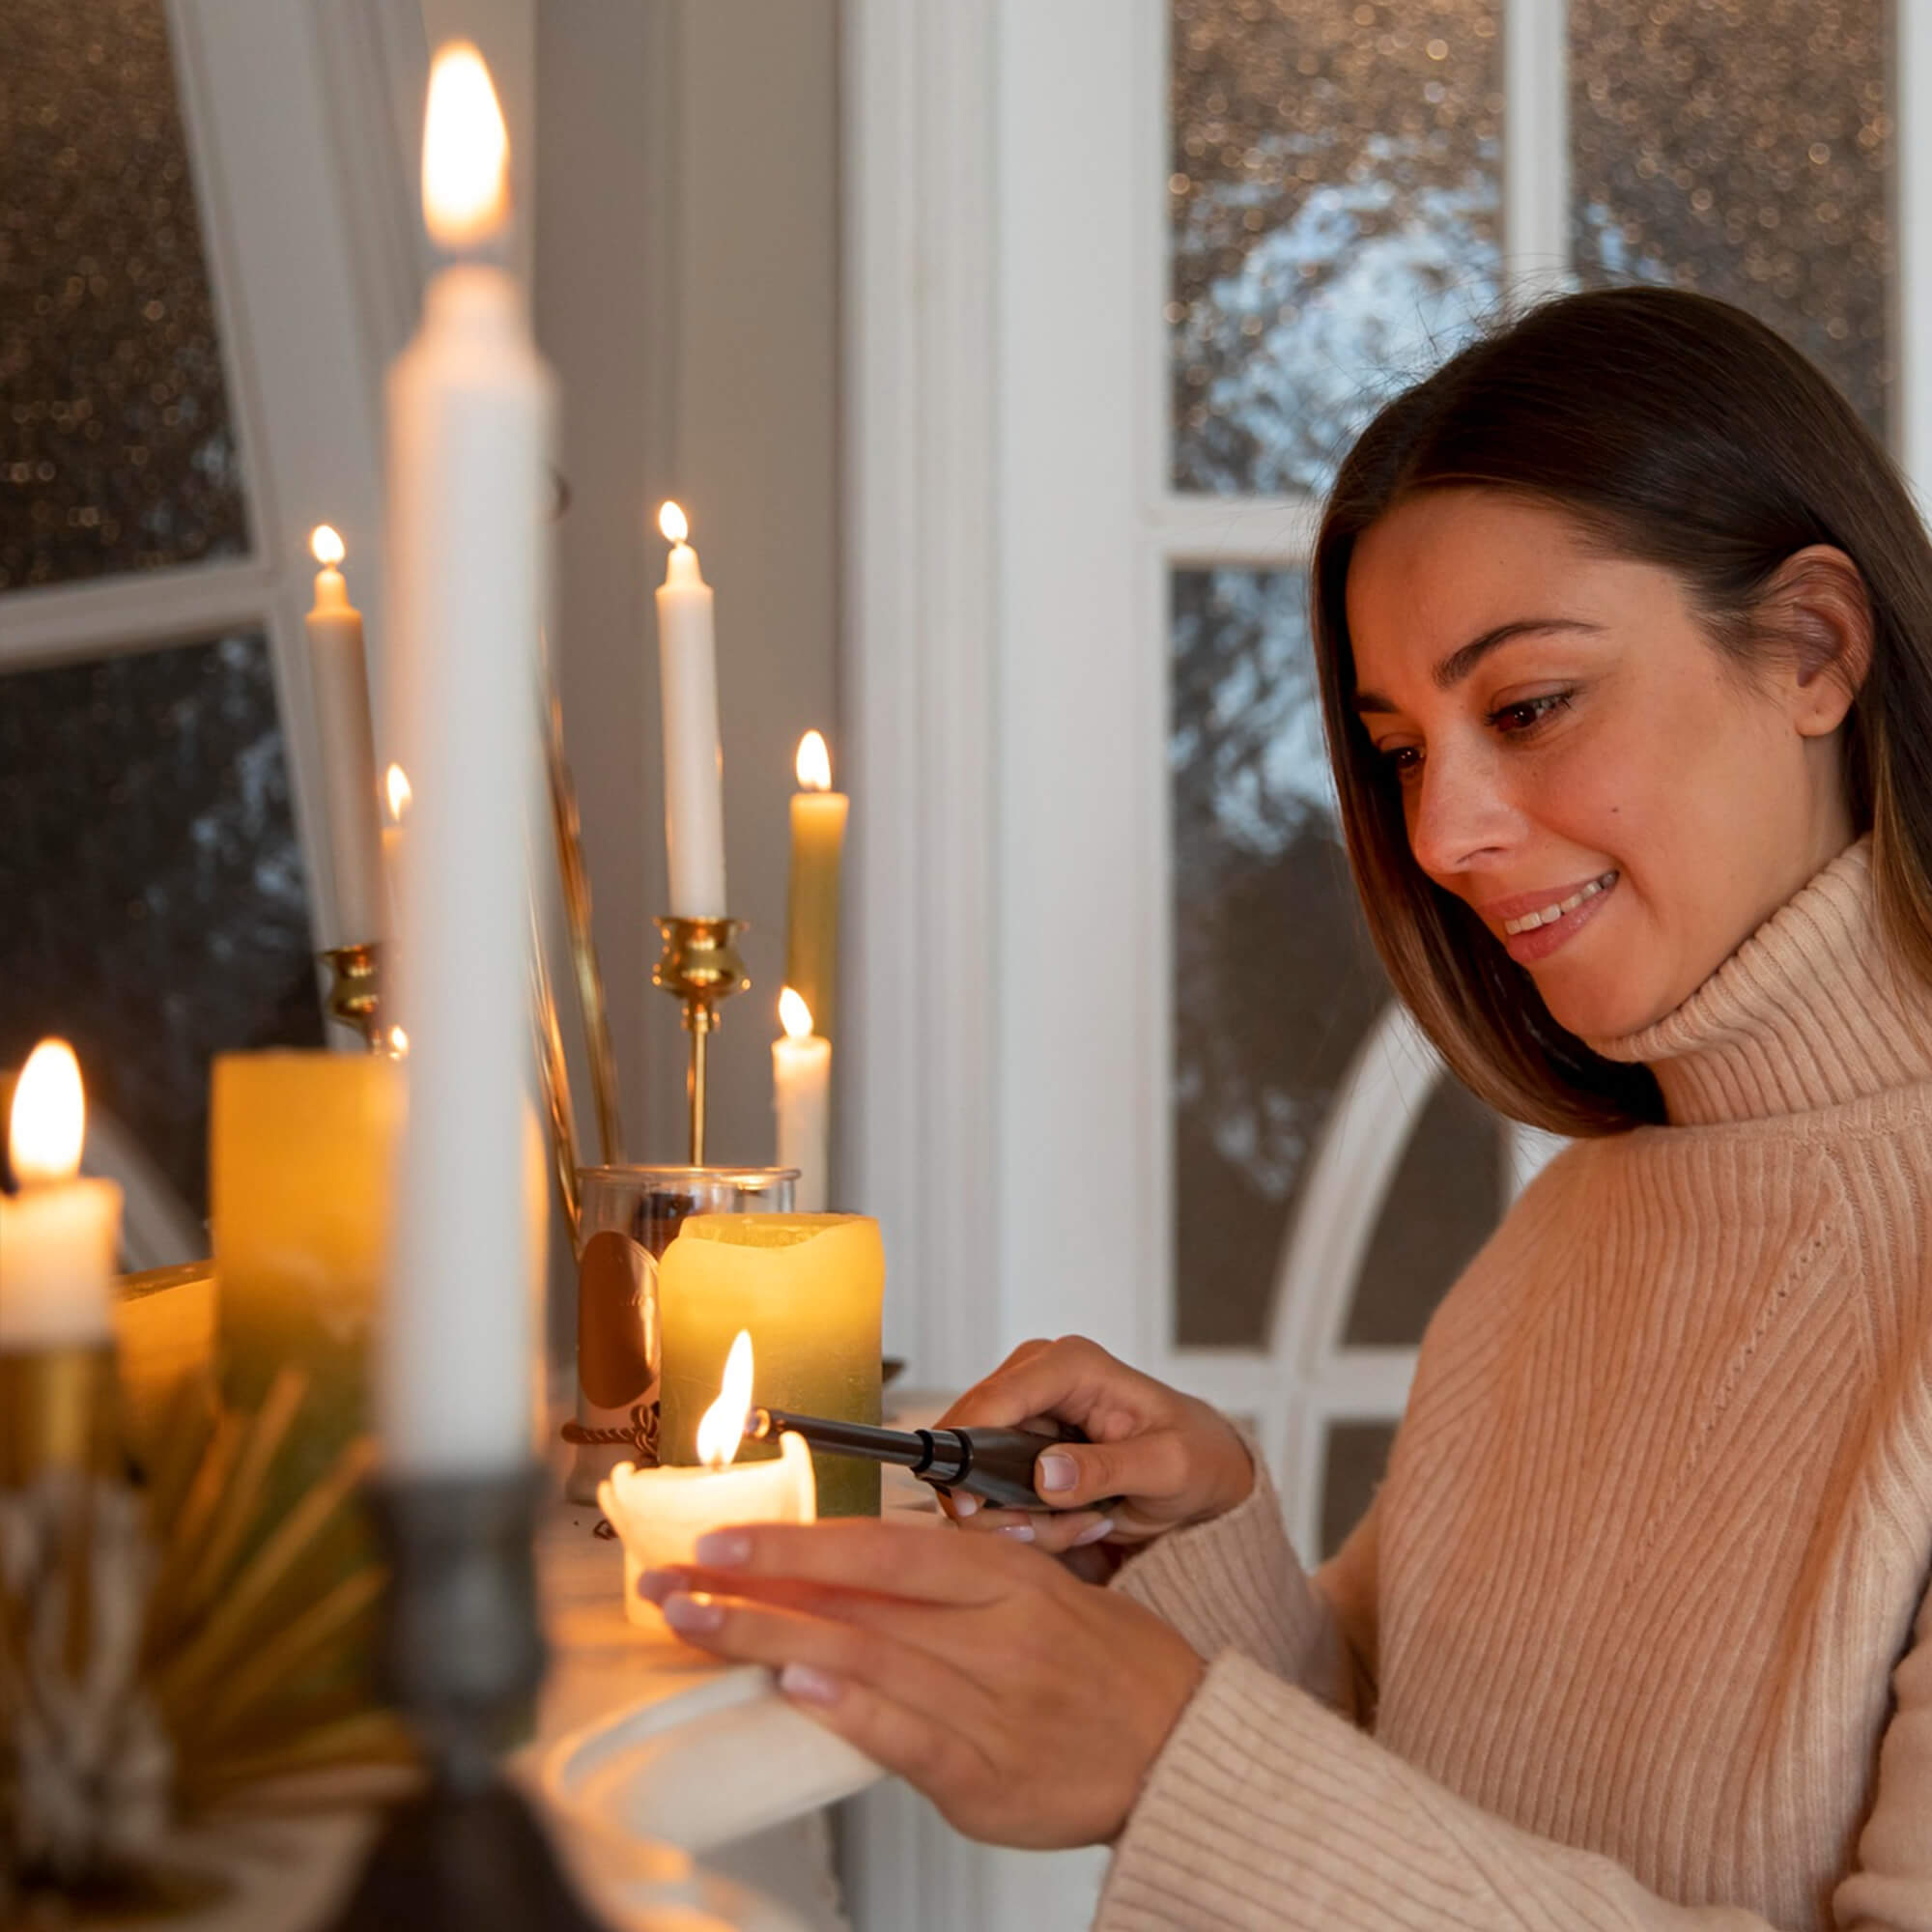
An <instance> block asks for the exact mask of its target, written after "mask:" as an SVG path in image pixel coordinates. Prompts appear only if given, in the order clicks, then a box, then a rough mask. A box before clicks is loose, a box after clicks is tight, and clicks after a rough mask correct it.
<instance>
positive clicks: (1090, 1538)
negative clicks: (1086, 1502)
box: [1067, 1516, 1114, 1549]
mask: <svg viewBox="0 0 1932 1932" xmlns="http://www.w3.org/2000/svg"><path fill="white" fill-rule="evenodd" d="M1113 1533H1114V1519H1113V1518H1112V1517H1110V1516H1103V1517H1102V1518H1101V1519H1100V1520H1099V1521H1098V1522H1095V1523H1090V1524H1089V1525H1088V1527H1087V1528H1085V1529H1083V1530H1082V1531H1081V1532H1080V1534H1079V1535H1078V1536H1076V1537H1075V1538H1074V1539H1073V1541H1072V1542H1071V1543H1070V1544H1069V1545H1068V1546H1067V1548H1069V1549H1079V1548H1082V1547H1083V1546H1085V1545H1086V1544H1089V1543H1098V1542H1099V1540H1100V1539H1101V1538H1102V1537H1103V1536H1111V1535H1112V1534H1113Z"/></svg>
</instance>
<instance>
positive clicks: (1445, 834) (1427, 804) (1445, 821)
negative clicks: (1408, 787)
mask: <svg viewBox="0 0 1932 1932" xmlns="http://www.w3.org/2000/svg"><path fill="white" fill-rule="evenodd" d="M1519 817H1520V813H1519V812H1518V811H1517V810H1516V807H1515V806H1514V804H1513V803H1512V802H1511V800H1510V799H1509V797H1508V796H1507V794H1506V793H1505V791H1504V790H1503V788H1502V786H1500V785H1499V784H1498V783H1497V782H1496V776H1495V774H1494V773H1493V772H1492V770H1491V769H1490V768H1489V765H1488V761H1487V760H1485V759H1483V758H1481V757H1477V756H1472V755H1469V754H1466V753H1457V752H1454V751H1450V752H1435V751H1432V752H1431V753H1430V754H1429V757H1428V758H1427V760H1426V761H1425V762H1424V764H1423V768H1422V781H1421V783H1420V784H1419V785H1417V786H1416V788H1415V789H1414V790H1413V791H1412V792H1411V793H1410V794H1409V811H1408V848H1409V850H1410V851H1411V852H1412V853H1413V854H1414V855H1415V863H1416V864H1417V865H1418V866H1420V867H1422V869H1423V870H1424V871H1425V872H1427V873H1428V874H1429V875H1430V876H1431V877H1432V878H1435V879H1439V880H1445V881H1446V880H1448V879H1451V878H1454V877H1455V876H1456V875H1457V874H1459V873H1461V872H1465V871H1467V870H1468V868H1469V867H1471V866H1472V865H1475V864H1477V863H1478V862H1480V861H1481V860H1483V859H1485V858H1488V857H1493V856H1494V855H1495V854H1496V853H1497V852H1499V851H1501V850H1503V849H1504V848H1505V847H1506V846H1507V845H1508V844H1509V842H1510V840H1511V838H1512V837H1513V835H1514V828H1515V826H1516V824H1517V821H1518V819H1519Z"/></svg>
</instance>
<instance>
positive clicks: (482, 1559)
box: [336, 1470, 597, 1932]
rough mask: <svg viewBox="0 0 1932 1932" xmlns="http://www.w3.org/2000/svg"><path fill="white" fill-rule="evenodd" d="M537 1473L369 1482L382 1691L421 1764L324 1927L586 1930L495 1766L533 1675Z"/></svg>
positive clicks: (537, 1672)
mask: <svg viewBox="0 0 1932 1932" xmlns="http://www.w3.org/2000/svg"><path fill="white" fill-rule="evenodd" d="M543 1487H544V1486H543V1481H542V1478H541V1476H540V1474H539V1473H538V1472H537V1471H535V1470H532V1471H530V1472H528V1473H524V1474H516V1475H510V1476H473V1477H472V1476H445V1477H416V1478H412V1479H409V1480H405V1481H391V1482H386V1483H383V1484H379V1485H378V1486H377V1487H376V1488H375V1489H374V1490H373V1492H372V1493H371V1496H370V1502H371V1505H372V1508H373V1510H374V1513H375V1516H376V1520H377V1523H378V1526H379V1528H380V1530H381V1533H382V1538H383V1542H384V1548H385V1549H386V1551H387V1554H388V1558H389V1563H390V1566H391V1573H392V1574H391V1580H390V1584H389V1597H388V1607H387V1632H386V1639H385V1651H384V1677H385V1680H386V1685H387V1689H388V1691H389V1694H390V1696H391V1697H392V1698H393V1699H394V1701H395V1702H396V1704H397V1705H398V1706H399V1707H400V1708H401V1710H402V1712H403V1714H404V1715H405V1716H406V1717H407V1718H408V1719H409V1720H410V1723H411V1725H412V1728H413V1730H414V1731H415V1733H416V1736H417V1739H418V1740H419V1742H420V1743H421V1745H422V1747H423V1752H424V1755H425V1756H426V1757H427V1759H428V1760H429V1771H430V1788H429V1790H428V1791H427V1792H426V1793H425V1794H424V1795H423V1796H422V1797H421V1798H419V1799H416V1800H414V1801H412V1803H410V1804H406V1805H404V1806H402V1807H400V1808H399V1809H398V1810H397V1811H396V1812H395V1813H394V1814H393V1815H392V1816H391V1818H390V1820H389V1823H388V1824H387V1825H386V1826H385V1827H384V1832H383V1834H382V1836H381V1837H380V1838H379V1839H378V1840H377V1842H376V1847H375V1850H374V1851H373V1852H372V1853H371V1854H370V1858H369V1862H368V1863H367V1865H366V1866H364V1868H363V1871H362V1876H361V1878H360V1879H359V1881H358V1882H357V1884H356V1887H355V1892H354V1893H353V1894H352V1896H351V1897H350V1900H349V1903H348V1905H347V1907H346V1908H345V1909H344V1911H343V1914H342V1916H341V1918H339V1919H338V1920H337V1921H336V1922H337V1926H338V1928H339V1932H351V1928H354V1932H378V1928H381V1932H393V1928H395V1927H397V1926H408V1927H409V1928H411V1932H494V1928H497V1927H501V1928H503V1932H511V1928H515V1932H525V1928H528V1927H535V1926H541V1927H543V1928H545V1932H597V1920H596V1919H595V1918H592V1917H591V1916H590V1914H589V1913H588V1912H587V1911H585V1909H584V1907H583V1905H582V1903H581V1901H580V1900H579V1899H578V1898H577V1896H576V1894H575V1893H574V1892H573V1891H572V1889H571V1888H570V1886H569V1884H568V1883H567V1881H566V1880H565V1878H564V1876H563V1873H562V1871H561V1869H560V1868H559V1867H558V1865H557V1862H556V1859H555V1856H554V1854H553V1852H552V1851H551V1848H550V1844H549V1841H548V1839H547V1838H546V1837H545V1835H544V1833H543V1830H542V1828H541V1826H540V1825H539V1824H538V1823H537V1821H536V1819H535V1818H534V1817H532V1816H531V1814H530V1811H529V1807H528V1806H527V1805H526V1803H525V1802H524V1800H523V1798H522V1797H520V1796H519V1795H518V1793H517V1792H516V1791H515V1790H514V1789H513V1788H512V1787H511V1786H510V1785H509V1784H507V1783H505V1782H504V1781H503V1780H502V1778H501V1777H500V1776H498V1774H497V1756H498V1754H499V1753H500V1752H502V1751H503V1750H505V1749H506V1748H508V1747H510V1746H511V1745H513V1744H515V1743H516V1742H517V1740H518V1738H519V1737H520V1736H521V1735H522V1734H523V1731H524V1729H525V1727H526V1723H527V1720H528V1716H529V1713H530V1710H531V1707H532V1705H533V1703H534V1701H535V1697H536V1692H537V1687H538V1685H539V1684H540V1683H541V1682H542V1680H543V1671H544V1641H543V1629H542V1625H541V1623H540V1621H539V1619H538V1613H537V1591H536V1560H535V1555H534V1552H533V1548H532V1537H533V1534H534V1531H535V1525H536V1508H537V1500H538V1497H539V1496H540V1494H541V1493H542V1492H543Z"/></svg>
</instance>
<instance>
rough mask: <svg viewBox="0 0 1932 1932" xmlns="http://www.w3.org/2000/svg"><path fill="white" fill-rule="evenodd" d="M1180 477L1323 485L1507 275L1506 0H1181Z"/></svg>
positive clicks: (1174, 156) (1177, 136)
mask: <svg viewBox="0 0 1932 1932" xmlns="http://www.w3.org/2000/svg"><path fill="white" fill-rule="evenodd" d="M1169 81H1170V90H1171V99H1170V115H1171V124H1170V125H1171V143H1172V152H1171V156H1170V162H1169V165H1170V169H1171V172H1170V175H1169V179H1168V209H1169V221H1170V245H1171V250H1172V260H1171V272H1170V286H1169V291H1168V304H1167V323H1168V327H1169V331H1170V342H1171V358H1170V359H1171V380H1172V384H1173V406H1172V407H1173V437H1174V440H1173V463H1172V476H1173V482H1174V486H1175V488H1176V489H1178V490H1183V491H1208V492H1220V493H1232V494H1238V493H1242V492H1250V493H1252V492H1260V493H1264V494H1266V493H1275V492H1284V493H1292V492H1297V491H1321V490H1322V489H1324V488H1325V487H1326V486H1327V484H1328V482H1329V481H1330V479H1331V478H1332V476H1333V474H1334V470H1335V466H1336V464H1337V462H1338V461H1339V459H1340V457H1341V455H1342V453H1343V452H1344V450H1345V449H1346V447H1347V445H1348V442H1349V441H1350V439H1351V438H1352V437H1353V435H1354V434H1355V432H1356V431H1357V430H1359V429H1360V428H1361V426H1362V424H1363V423H1364V422H1366V421H1367V419H1368V417H1369V416H1370V415H1371V414H1372V413H1373V412H1374V409H1375V407H1376V404H1377V403H1378V401H1379V400H1380V399H1381V397H1382V396H1383V395H1385V394H1386V393H1387V392H1388V391H1389V390H1391V389H1393V388H1396V387H1400V386H1401V385H1402V384H1404V383H1406V382H1407V381H1409V380H1412V379H1413V378H1414V377H1417V376H1420V375H1423V374H1425V373H1426V372H1427V371H1428V370H1429V369H1430V368H1432V367H1434V366H1435V363H1437V362H1439V361H1440V360H1441V359H1442V358H1443V356H1444V355H1447V354H1448V353H1449V352H1450V351H1451V350H1453V349H1454V348H1456V347H1457V346H1458V345H1459V344H1460V343H1461V342H1462V341H1463V339H1464V338H1465V337H1466V336H1467V335H1468V334H1469V332H1470V331H1471V329H1472V327H1474V326H1475V325H1476V324H1477V323H1478V322H1480V321H1481V320H1483V319H1485V318H1486V317H1487V316H1489V315H1490V313H1491V312H1492V310H1493V309H1494V307H1495V305H1496V302H1497V299H1498V296H1499V293H1500V288H1501V273H1502V254H1501V220H1502V217H1501V191H1500V174H1501V156H1502V147H1501V120H1502V86H1503V68H1502V8H1501V5H1500V0H1398V3H1397V4H1388V0H1384V4H1380V5H1375V6H1367V5H1360V4H1343V0H1171V12H1170V72H1169Z"/></svg>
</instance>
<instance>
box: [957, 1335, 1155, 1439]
mask: <svg viewBox="0 0 1932 1932" xmlns="http://www.w3.org/2000/svg"><path fill="white" fill-rule="evenodd" d="M1123 1377H1129V1378H1134V1379H1135V1380H1140V1379H1142V1378H1139V1377H1137V1376H1135V1372H1134V1371H1133V1370H1132V1369H1129V1368H1128V1367H1126V1365H1125V1364H1124V1363H1122V1362H1117V1361H1116V1360H1115V1359H1114V1358H1113V1356H1112V1355H1110V1354H1108V1353H1107V1351H1106V1350H1104V1349H1103V1348H1101V1347H1100V1346H1099V1344H1098V1343H1096V1342H1089V1341H1087V1340H1086V1339H1085V1338H1084V1337H1082V1336H1079V1335H1069V1336H1066V1337H1065V1338H1063V1339H1062V1340H1060V1341H1058V1342H1029V1343H1026V1344H1025V1345H1024V1346H1022V1347H1021V1348H1018V1349H1015V1350H1013V1352H1012V1353H1011V1354H1010V1355H1009V1356H1008V1357H1007V1359H1006V1360H1005V1361H1004V1362H1002V1363H1001V1364H1000V1366H999V1367H998V1368H997V1369H995V1370H994V1371H993V1373H992V1374H991V1375H990V1376H988V1377H987V1378H985V1380H984V1381H981V1382H978V1383H976V1384H975V1385H974V1386H973V1387H972V1388H970V1389H968V1390H967V1391H966V1393H965V1394H964V1395H962V1396H961V1397H960V1398H959V1400H958V1401H957V1402H955V1403H954V1404H953V1405H952V1407H951V1408H949V1409H948V1410H947V1411H946V1413H945V1414H944V1415H942V1416H941V1417H940V1418H939V1425H938V1426H939V1427H940V1428H942V1429H966V1428H974V1427H978V1428H985V1429H1019V1428H1022V1427H1024V1426H1025V1424H1026V1423H1027V1422H1028V1421H1030V1420H1032V1419H1034V1418H1037V1417H1040V1416H1057V1417H1059V1418H1061V1419H1062V1420H1064V1421H1067V1422H1071V1423H1073V1424H1074V1425H1076V1426H1077V1427H1084V1426H1085V1423H1086V1418H1087V1416H1088V1415H1089V1413H1091V1411H1092V1409H1093V1407H1094V1405H1095V1404H1096V1403H1097V1402H1098V1401H1099V1400H1100V1399H1101V1398H1102V1396H1103V1395H1104V1394H1105V1393H1106V1392H1107V1390H1108V1388H1109V1385H1110V1384H1114V1383H1118V1381H1119V1380H1120V1378H1123Z"/></svg>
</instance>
